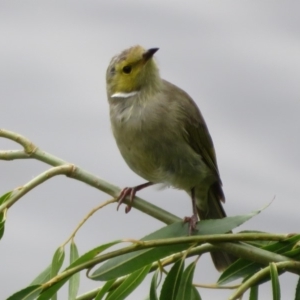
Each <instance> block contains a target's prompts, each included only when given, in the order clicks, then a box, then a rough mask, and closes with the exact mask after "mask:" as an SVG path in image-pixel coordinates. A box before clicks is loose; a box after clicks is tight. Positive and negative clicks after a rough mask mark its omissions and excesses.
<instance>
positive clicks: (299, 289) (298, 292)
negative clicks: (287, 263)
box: [295, 276, 300, 300]
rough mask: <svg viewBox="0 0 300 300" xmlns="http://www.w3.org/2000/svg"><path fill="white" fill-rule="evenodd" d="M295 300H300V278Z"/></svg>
mask: <svg viewBox="0 0 300 300" xmlns="http://www.w3.org/2000/svg"><path fill="white" fill-rule="evenodd" d="M295 300H300V276H299V278H298V282H297V286H296V292H295Z"/></svg>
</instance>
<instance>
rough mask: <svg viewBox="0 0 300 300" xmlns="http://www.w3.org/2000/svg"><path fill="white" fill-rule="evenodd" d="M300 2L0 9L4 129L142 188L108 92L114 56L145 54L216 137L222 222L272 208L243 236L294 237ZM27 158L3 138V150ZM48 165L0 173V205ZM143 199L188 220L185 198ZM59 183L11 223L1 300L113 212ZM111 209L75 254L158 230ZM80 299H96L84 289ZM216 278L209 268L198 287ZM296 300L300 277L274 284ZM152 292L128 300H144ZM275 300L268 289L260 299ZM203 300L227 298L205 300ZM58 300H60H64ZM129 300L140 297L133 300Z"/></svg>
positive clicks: (94, 3)
mask: <svg viewBox="0 0 300 300" xmlns="http://www.w3.org/2000/svg"><path fill="white" fill-rule="evenodd" d="M299 12H300V2H299V1H275V0H274V1H221V0H220V1H202V0H194V1H192V0H190V1H162V0H159V1H158V0H155V1H137V0H132V1H127V0H126V1H109V0H102V1H100V0H85V1H83V0H81V1H79V0H72V1H66V0H59V1H58V0H51V1H50V0H44V1H30V0H27V1H14V0H2V1H1V2H0V104H1V106H0V128H5V129H9V130H12V131H15V132H18V133H20V134H22V135H24V136H26V137H27V138H29V139H31V140H32V141H33V142H34V143H35V144H36V145H38V146H39V147H40V148H41V149H43V150H45V151H47V152H50V153H52V154H53V155H56V156H58V157H60V158H62V159H65V160H66V161H68V162H72V163H74V164H76V165H78V166H80V167H82V168H84V169H86V170H88V171H90V172H92V173H94V174H96V175H98V176H99V177H101V178H103V179H105V180H107V181H109V182H111V183H113V184H116V185H118V186H120V187H125V186H133V185H137V184H140V183H142V182H143V180H142V179H141V178H139V177H138V176H137V175H135V174H133V172H132V171H131V170H130V169H129V168H128V167H127V166H126V164H125V162H124V161H123V160H122V158H121V156H120V154H119V152H118V149H117V146H116V145H115V141H114V139H113V136H112V133H111V130H110V123H109V114H108V104H107V100H106V91H105V72H106V68H107V66H108V63H109V61H110V59H111V57H112V56H113V55H115V54H117V53H119V52H120V51H121V50H123V49H125V48H128V47H130V46H133V45H136V44H140V45H142V46H144V47H145V48H150V47H159V48H160V50H159V51H158V52H157V53H156V54H155V57H156V59H157V61H158V64H159V67H160V70H161V75H162V77H163V78H165V79H167V80H169V81H171V82H172V83H174V84H176V85H178V86H180V87H181V88H183V89H184V90H186V91H187V92H188V93H189V94H190V95H191V96H192V98H193V99H194V100H195V101H196V103H197V104H198V106H199V107H200V109H201V111H202V114H203V116H204V118H205V120H206V122H207V124H208V127H209V130H210V133H211V135H212V137H213V140H214V144H215V148H216V152H217V158H218V164H219V169H220V173H221V178H222V181H223V184H224V191H225V194H226V198H227V201H226V205H225V209H226V211H227V214H228V215H237V214H244V213H248V212H250V211H252V210H257V209H259V208H261V207H262V206H264V205H266V204H268V203H269V202H270V201H271V200H272V199H273V198H274V196H276V197H275V200H274V202H273V203H272V205H271V206H270V207H269V208H267V209H266V210H265V211H264V212H263V213H261V214H260V215H259V216H257V217H255V218H254V219H252V220H251V221H249V222H248V223H246V224H245V225H244V226H242V227H240V228H239V229H238V230H241V229H248V230H254V229H255V230H262V231H268V232H274V233H275V232H278V233H286V232H299V200H300V199H299V194H300V184H299V178H300V160H299V153H300V135H299V129H300V120H299V114H300V98H299V97H300V90H299V78H300V18H299ZM18 148H19V146H18V145H16V144H14V143H12V142H9V141H7V140H4V139H0V149H1V150H4V149H18ZM48 168H49V166H47V165H45V164H43V163H41V162H37V161H33V160H26V161H20V160H19V161H11V162H7V161H0V177H1V184H0V194H3V193H4V192H7V191H9V190H12V189H13V188H16V187H18V186H20V185H22V184H24V183H26V182H28V181H29V180H30V179H32V178H34V177H35V176H37V175H38V174H39V173H40V172H42V171H44V170H46V169H48ZM139 195H140V196H141V197H143V198H144V199H146V200H149V201H151V202H153V203H154V204H156V205H158V206H161V207H163V208H165V209H167V210H170V211H171V212H172V213H174V214H176V215H178V216H180V217H184V216H187V215H190V214H191V209H192V208H191V203H190V199H189V198H188V196H187V195H186V194H185V193H183V192H181V191H177V190H173V189H166V190H163V191H158V190H157V189H156V188H148V189H146V190H144V191H142V192H141V193H139ZM109 198H110V196H108V195H105V194H104V193H102V192H99V191H98V190H96V189H94V188H91V187H89V186H87V185H86V184H83V183H81V182H78V181H75V180H71V179H69V178H66V177H63V176H60V177H56V178H54V179H51V180H49V181H48V182H46V183H45V184H43V185H42V186H39V187H38V188H36V189H35V190H34V191H32V192H30V193H29V194H27V195H26V196H25V197H24V198H22V199H21V200H19V201H18V202H17V203H16V204H15V205H14V206H13V207H12V208H11V209H10V210H9V212H8V220H7V223H6V224H7V225H6V231H5V235H4V237H3V239H2V241H1V246H0V253H1V270H2V272H1V275H0V282H1V289H0V299H5V298H6V297H8V296H9V295H10V294H12V293H13V292H15V291H17V290H19V289H21V288H23V287H25V286H26V285H27V284H28V283H29V282H30V281H31V280H32V279H33V278H34V277H35V276H36V275H37V274H38V273H39V272H40V271H41V270H43V269H44V268H45V267H46V266H47V265H48V264H49V263H50V261H51V259H52V255H53V252H54V251H55V249H56V248H57V247H58V246H59V245H60V244H61V243H62V242H63V241H64V240H65V239H66V238H67V237H68V236H69V235H70V233H71V232H72V230H73V229H74V228H75V226H76V225H77V223H78V222H79V221H80V220H81V219H82V218H83V217H84V215H85V214H86V213H87V212H88V211H89V210H90V209H92V208H93V207H95V206H96V205H98V204H99V203H100V202H102V201H104V200H107V199H109ZM123 209H124V207H121V209H120V210H119V212H117V211H116V205H115V204H113V205H111V206H110V207H107V208H105V209H103V210H102V211H100V212H98V213H97V214H96V215H94V216H93V217H92V218H91V219H90V220H89V221H88V222H87V224H86V225H85V226H84V227H83V229H82V230H80V232H79V233H78V236H77V237H76V242H77V245H78V248H79V251H80V253H81V254H83V253H84V252H85V251H87V250H89V249H91V248H93V247H95V246H97V245H100V244H102V243H105V242H108V241H111V240H114V239H119V238H140V237H142V236H144V235H146V234H147V233H149V232H151V231H154V230H156V229H158V228H160V227H162V226H163V224H162V223H160V222H158V221H156V220H153V219H151V218H150V217H148V216H147V215H144V214H142V213H140V212H139V211H136V210H134V209H133V210H132V211H131V212H130V214H128V215H126V214H125V213H124V212H123ZM81 278H82V284H81V287H80V293H83V292H86V291H88V290H90V289H92V288H95V287H97V286H99V284H101V283H99V282H92V281H90V280H84V274H82V277H81ZM217 278H218V273H217V272H216V271H215V270H214V268H213V265H212V263H211V260H210V257H209V255H204V256H203V257H202V258H201V260H200V262H199V265H198V269H197V277H196V278H195V281H196V282H199V283H212V282H214V281H216V280H217ZM280 281H281V283H282V295H283V298H284V299H292V298H293V295H294V288H295V285H296V281H297V278H296V276H293V275H284V276H282V277H281V278H280ZM147 289H148V284H144V285H143V286H142V287H140V288H139V289H138V290H137V291H136V292H135V296H134V297H135V298H134V299H143V298H144V297H145V296H146V295H147V292H148V290H147ZM261 292H262V293H264V297H262V299H268V298H267V297H268V296H267V295H270V293H271V286H270V284H266V285H265V286H264V288H263V289H262V290H261ZM200 293H201V295H202V297H203V299H216V300H218V299H224V298H225V297H227V296H225V295H229V294H230V292H228V291H210V290H203V289H201V290H200ZM59 299H66V294H65V292H64V293H62V294H61V295H60V296H59ZM131 299H133V298H131Z"/></svg>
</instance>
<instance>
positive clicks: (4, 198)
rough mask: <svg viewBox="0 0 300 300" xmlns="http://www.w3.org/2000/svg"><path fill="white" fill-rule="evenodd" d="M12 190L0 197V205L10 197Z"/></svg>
mask: <svg viewBox="0 0 300 300" xmlns="http://www.w3.org/2000/svg"><path fill="white" fill-rule="evenodd" d="M12 192H13V191H10V192H7V193H5V194H4V195H2V196H1V197H0V205H2V204H3V203H4V202H6V201H7V200H8V199H9V198H10V196H11V194H12Z"/></svg>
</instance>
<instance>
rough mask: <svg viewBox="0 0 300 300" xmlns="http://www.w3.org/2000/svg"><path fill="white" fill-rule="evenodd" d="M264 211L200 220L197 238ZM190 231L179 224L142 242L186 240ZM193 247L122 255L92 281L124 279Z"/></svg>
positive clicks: (188, 245) (214, 232) (103, 267)
mask: <svg viewBox="0 0 300 300" xmlns="http://www.w3.org/2000/svg"><path fill="white" fill-rule="evenodd" d="M260 211H261V210H259V211H255V212H252V213H250V214H247V215H241V216H235V217H227V218H223V219H218V220H204V221H200V222H198V224H197V230H196V231H195V232H194V235H205V234H221V233H226V232H228V231H231V230H232V229H234V228H235V227H237V226H239V225H241V224H243V223H244V222H246V221H247V220H249V219H250V218H252V217H253V216H255V215H257V214H258V213H259V212H260ZM188 232H189V229H188V224H184V223H183V222H176V223H173V224H171V225H168V226H165V227H163V228H161V229H159V230H157V231H155V232H153V233H151V234H149V235H147V236H145V237H144V238H142V239H141V240H142V241H151V240H159V239H166V238H176V237H184V236H188V235H189V233H188ZM189 247H190V244H174V245H167V246H161V247H155V248H151V249H145V250H138V251H135V252H132V253H128V254H124V255H120V256H118V257H115V258H112V259H110V260H108V261H107V262H105V263H104V264H102V265H101V266H100V267H99V268H98V269H96V270H95V271H94V273H93V274H92V275H91V276H90V278H91V279H93V280H102V281H106V280H110V279H113V278H118V277H120V276H124V275H127V274H130V273H132V272H134V271H136V270H138V269H140V268H142V267H144V266H146V265H148V264H150V263H153V262H155V261H157V260H159V259H162V258H164V257H166V256H169V255H172V254H174V253H176V252H180V251H184V250H186V249H188V248H189Z"/></svg>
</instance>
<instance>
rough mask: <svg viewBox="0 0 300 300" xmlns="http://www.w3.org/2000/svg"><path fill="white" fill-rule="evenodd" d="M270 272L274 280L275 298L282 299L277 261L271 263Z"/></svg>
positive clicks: (275, 299)
mask: <svg viewBox="0 0 300 300" xmlns="http://www.w3.org/2000/svg"><path fill="white" fill-rule="evenodd" d="M270 274H271V281H272V291H273V300H280V284H279V279H278V272H277V266H276V264H275V263H270Z"/></svg>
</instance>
